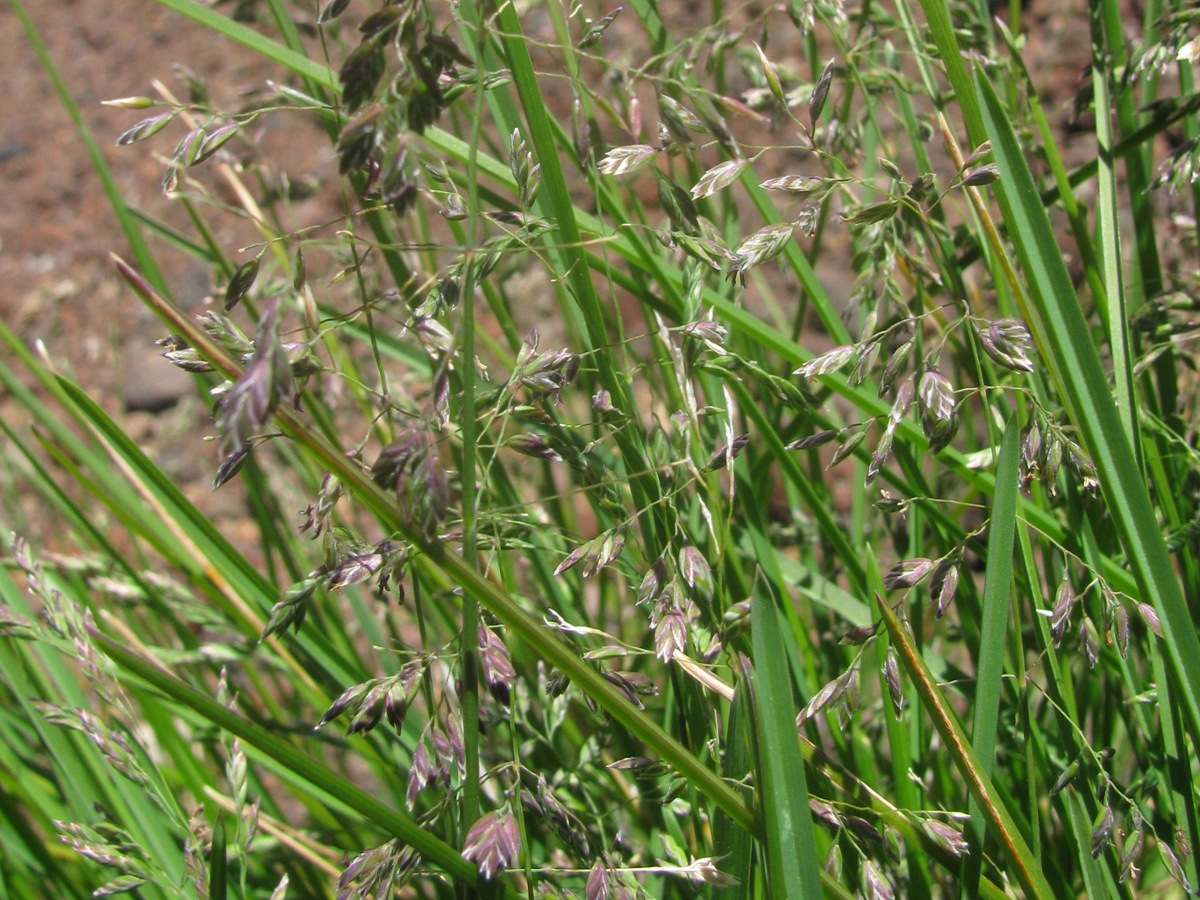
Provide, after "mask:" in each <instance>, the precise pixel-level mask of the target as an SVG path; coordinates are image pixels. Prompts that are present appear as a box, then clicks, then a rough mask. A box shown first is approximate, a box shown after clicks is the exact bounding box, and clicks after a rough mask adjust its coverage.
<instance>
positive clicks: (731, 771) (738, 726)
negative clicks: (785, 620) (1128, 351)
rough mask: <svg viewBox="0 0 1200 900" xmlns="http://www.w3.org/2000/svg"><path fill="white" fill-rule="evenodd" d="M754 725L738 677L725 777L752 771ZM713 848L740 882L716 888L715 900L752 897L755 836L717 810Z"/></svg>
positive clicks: (727, 735) (728, 732)
mask: <svg viewBox="0 0 1200 900" xmlns="http://www.w3.org/2000/svg"><path fill="white" fill-rule="evenodd" d="M751 727H753V723H751V722H749V721H748V720H747V716H746V683H745V682H744V681H739V682H738V686H737V688H736V690H735V692H734V695H733V702H732V703H731V704H730V705H729V718H728V720H727V721H726V725H725V760H724V763H723V765H722V770H721V774H722V775H724V776H725V777H726V778H729V779H732V780H734V781H741V780H742V779H743V778H745V777H746V776H747V775H748V774H749V773H750V742H749V735H748V734H747V729H748V728H751ZM713 850H714V851H715V852H716V853H717V855H719V856H723V857H726V862H725V863H724V864H723V865H722V867H721V868H722V870H723V871H725V872H727V873H729V874H730V875H732V876H733V877H734V878H736V879H737V881H738V883H737V884H736V885H731V886H729V887H718V888H715V889H714V890H713V895H712V900H750V898H751V897H752V896H753V895H752V894H751V884H750V878H751V874H752V872H753V866H754V840H753V839H752V838H751V837H750V835H749V834H748V833H747V832H746V831H745V829H742V828H738V827H737V826H736V825H735V824H734V823H733V821H732V820H731V819H730V818H729V816H727V815H725V813H724V812H721V811H718V812H717V817H716V821H715V822H714V823H713Z"/></svg>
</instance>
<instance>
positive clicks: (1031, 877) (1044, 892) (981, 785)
mask: <svg viewBox="0 0 1200 900" xmlns="http://www.w3.org/2000/svg"><path fill="white" fill-rule="evenodd" d="M879 612H880V615H881V617H882V618H883V624H884V626H885V627H886V628H887V632H888V636H889V637H890V638H891V640H892V646H894V647H895V648H896V652H897V654H898V655H899V658H900V664H901V665H902V666H903V667H904V670H905V672H907V673H908V677H909V678H911V679H912V681H913V685H914V686H915V687H916V690H917V694H918V696H920V698H921V703H922V704H923V705H924V707H925V710H926V712H928V713H929V715H930V716H931V717H932V719H933V724H934V726H935V727H936V728H937V731H938V734H940V735H941V737H942V741H943V742H944V744H945V747H946V751H947V752H948V753H949V754H950V757H951V759H952V760H953V761H954V765H955V766H956V767H957V768H958V770H959V772H960V774H961V775H962V776H963V778H964V779H965V780H966V782H967V788H968V789H969V790H970V792H971V796H972V798H974V799H975V800H976V802H978V803H979V805H980V808H981V809H982V810H983V815H984V817H985V818H986V819H987V822H988V825H989V827H991V828H992V829H993V831H994V834H995V835H996V838H997V839H998V840H999V842H1000V845H1001V846H1002V847H1003V848H1004V851H1005V855H1006V856H1007V857H1008V858H1009V860H1010V862H1012V864H1013V867H1014V868H1015V869H1016V876H1017V880H1018V881H1019V882H1020V883H1021V886H1022V887H1023V888H1024V890H1025V896H1026V897H1027V898H1029V900H1052V898H1054V891H1053V889H1052V888H1051V887H1050V885H1049V883H1047V881H1046V877H1045V876H1044V875H1043V874H1042V870H1041V868H1040V867H1039V866H1038V864H1037V860H1035V859H1034V857H1033V853H1032V851H1030V849H1029V845H1028V844H1027V843H1026V842H1025V839H1024V838H1023V837H1022V836H1021V832H1020V830H1019V829H1018V827H1017V824H1016V821H1015V820H1014V819H1013V817H1012V814H1011V813H1010V812H1009V811H1008V808H1007V807H1006V806H1005V804H1004V801H1003V799H1001V796H1000V794H999V792H998V791H997V790H996V787H995V786H994V785H993V784H992V780H991V779H990V778H988V776H987V775H985V774H984V772H983V767H982V764H981V763H980V761H979V757H978V756H976V755H975V752H974V751H973V750H972V749H971V747H970V744H969V743H968V742H967V737H966V733H965V732H964V731H963V728H962V725H960V724H959V722H958V719H957V717H955V715H954V712H953V711H952V710H951V709H950V707H949V705H948V704H947V703H946V700H945V698H944V697H943V696H942V692H941V691H940V690H939V689H938V686H937V683H936V681H935V680H934V678H933V675H932V674H931V673H930V671H929V668H928V667H927V666H926V665H925V661H924V660H923V659H921V656H920V654H919V653H918V652H917V648H916V647H915V646H913V642H912V638H911V637H910V636H909V633H908V630H907V628H906V626H904V625H902V624H901V622H900V620H899V619H898V618H896V614H895V613H894V612H892V610H891V609H890V608H889V607H888V606H887V604H886V603H884V602H883V601H882V598H880V602H879Z"/></svg>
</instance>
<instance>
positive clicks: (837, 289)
mask: <svg viewBox="0 0 1200 900" xmlns="http://www.w3.org/2000/svg"><path fill="white" fill-rule="evenodd" d="M25 2H26V6H27V9H28V12H29V14H30V16H31V17H32V18H33V20H34V22H35V23H36V25H37V27H38V29H39V30H40V32H41V35H42V38H43V40H44V41H45V42H46V45H47V49H48V51H49V53H50V56H51V58H52V59H53V61H54V63H55V64H56V65H57V66H58V68H59V71H60V74H61V76H62V78H63V79H64V80H65V82H66V84H67V87H68V89H69V90H70V92H71V94H72V95H73V96H74V98H75V100H76V102H77V103H78V104H79V106H80V108H81V110H82V112H83V115H84V117H85V119H86V121H87V124H88V126H89V128H90V129H91V130H92V133H93V134H94V136H95V137H96V140H97V142H98V143H99V145H100V147H101V148H102V150H103V152H104V154H105V156H106V158H107V160H108V162H109V165H110V166H111V167H112V170H113V173H114V176H115V178H116V183H117V187H118V188H119V189H120V191H121V192H122V193H123V194H124V196H125V197H126V199H127V201H128V202H129V203H130V204H131V205H132V206H134V207H137V208H138V209H140V210H143V211H145V212H146V213H148V214H150V215H152V216H155V217H157V218H159V219H161V220H163V221H165V222H167V223H169V224H172V225H174V226H175V227H178V228H180V229H181V230H184V231H189V232H190V231H191V229H190V227H189V225H188V221H187V218H186V216H185V213H184V212H183V210H182V209H181V208H180V206H179V204H174V203H171V202H170V201H168V200H167V199H166V198H165V197H164V196H163V194H162V190H161V182H162V178H163V173H164V165H163V161H162V158H161V157H162V155H164V154H165V155H169V154H170V152H171V148H172V147H173V146H174V143H175V142H176V141H177V140H178V139H179V135H180V133H179V132H178V130H174V131H172V130H171V129H168V133H169V136H167V135H160V136H159V137H158V138H156V139H154V140H152V141H151V142H148V143H144V144H138V145H134V146H132V147H125V148H118V147H116V146H115V145H114V141H115V139H116V137H117V135H119V134H120V133H121V132H122V131H124V130H125V129H126V128H128V127H129V126H130V125H132V124H133V123H134V122H135V121H137V120H138V118H140V117H141V115H143V114H142V113H139V112H137V111H130V110H122V109H114V108H109V107H104V106H101V105H100V103H101V101H102V100H104V99H111V98H116V97H124V96H129V95H147V96H154V95H155V92H154V89H153V88H152V81H153V80H154V79H160V80H161V81H162V82H163V83H164V84H166V85H167V86H168V87H169V88H170V89H171V90H172V91H174V92H176V93H177V94H178V95H180V96H185V95H186V90H185V88H184V86H183V85H182V84H181V81H180V79H179V77H178V75H177V74H176V72H175V69H174V66H175V65H177V64H181V65H184V66H186V67H187V68H188V69H190V70H191V71H192V72H194V73H195V75H196V76H198V78H199V79H201V80H202V81H204V82H205V83H206V84H207V86H208V87H209V89H210V90H211V92H212V99H213V104H214V105H215V106H217V107H220V108H236V107H238V106H239V105H240V102H241V100H242V98H245V97H246V96H248V95H249V94H250V93H252V92H256V91H262V90H264V89H266V82H267V79H269V78H274V79H280V80H282V79H283V78H284V77H285V75H284V73H283V72H281V71H280V69H279V68H278V67H276V66H274V65H272V64H270V63H268V62H265V61H264V60H262V59H261V58H259V57H257V56H256V55H255V54H253V53H251V52H250V51H247V50H244V49H243V48H241V47H239V46H237V45H235V44H233V43H231V42H228V41H225V40H223V39H221V38H218V37H215V36H213V35H212V34H210V33H208V32H206V31H205V30H204V29H203V28H202V27H201V26H199V25H197V24H195V23H193V22H191V21H189V20H187V19H185V18H184V17H182V16H180V15H178V14H176V13H174V12H171V11H169V10H167V9H165V8H164V7H162V6H160V5H159V4H157V3H155V2H153V0H104V2H100V0H25ZM244 5H248V6H249V7H250V8H252V7H253V4H244ZM614 5H616V4H615V3H611V4H607V6H614ZM233 6H234V4H232V3H226V4H222V5H220V6H219V10H220V11H221V12H223V13H225V14H229V13H231V12H232V11H233ZM607 6H606V7H605V9H601V8H600V4H596V9H595V10H592V11H591V12H592V14H593V15H599V14H602V13H603V12H604V11H607ZM1083 6H1084V4H1083V2H1082V0H1036V2H1034V3H1033V4H1032V5H1030V6H1028V7H1027V10H1026V14H1025V19H1024V22H1023V26H1024V27H1025V28H1026V29H1027V30H1028V31H1029V46H1028V48H1027V50H1026V54H1025V58H1026V61H1027V63H1028V64H1029V66H1030V68H1031V70H1033V71H1034V73H1035V75H1034V77H1035V79H1036V80H1037V81H1038V83H1039V84H1041V85H1043V86H1044V97H1043V100H1044V102H1045V104H1046V107H1047V109H1048V111H1050V112H1051V114H1052V115H1054V116H1055V117H1056V120H1057V121H1059V122H1060V123H1063V124H1062V128H1063V135H1064V138H1063V139H1064V145H1065V147H1066V148H1067V154H1068V157H1069V158H1068V163H1072V162H1076V161H1082V160H1083V159H1085V158H1087V157H1088V155H1089V154H1091V153H1092V152H1094V150H1093V148H1094V142H1093V141H1092V139H1091V137H1090V135H1089V134H1088V133H1087V130H1086V126H1088V125H1090V122H1085V123H1081V124H1083V125H1084V126H1085V130H1083V131H1082V133H1081V134H1077V133H1075V132H1074V131H1073V130H1069V129H1068V128H1067V126H1066V124H1065V123H1066V120H1067V113H1068V111H1069V106H1070V100H1071V98H1072V97H1073V95H1074V93H1075V91H1076V90H1077V89H1078V87H1079V86H1080V84H1081V81H1080V79H1081V76H1082V74H1083V72H1084V68H1085V66H1086V64H1087V62H1088V59H1089V56H1090V50H1089V47H1088V44H1087V41H1086V39H1085V36H1086V35H1087V24H1086V20H1085V18H1084V17H1083ZM659 8H660V11H661V12H662V14H663V16H664V18H665V19H667V21H668V24H669V26H670V27H671V28H672V29H673V30H678V31H679V32H683V31H685V30H686V28H687V23H688V22H689V21H694V18H693V17H694V16H695V15H699V7H698V6H696V5H695V4H690V3H689V2H687V0H660V4H659ZM365 9H366V5H363V10H365ZM363 10H358V12H360V13H361V12H362V11H363ZM312 13H313V17H315V6H314V8H313V10H312ZM1130 14H1131V18H1132V19H1133V20H1134V21H1137V20H1138V19H1140V11H1139V10H1133V9H1131V10H1130ZM538 18H539V17H538V16H537V13H536V10H535V11H534V13H532V14H531V16H530V20H529V21H528V22H527V28H528V29H531V30H532V31H533V32H534V33H536V29H537V28H538V27H539V24H538ZM541 18H544V16H543V17H541ZM311 21H312V17H310V18H309V22H311ZM625 24H628V25H631V26H632V25H633V24H634V23H633V22H629V23H622V21H621V19H618V20H617V23H616V25H615V26H614V29H613V31H612V34H611V35H610V36H609V37H608V38H606V40H612V41H614V42H615V43H617V44H620V43H621V42H622V38H621V33H622V28H623V26H624V25H625ZM788 39H789V38H788V36H787V35H785V34H783V33H782V32H779V31H777V32H776V33H775V34H774V35H773V37H772V44H771V49H772V56H773V57H774V58H777V60H778V61H779V62H783V63H789V64H791V65H792V66H793V67H794V68H796V69H797V70H798V71H805V70H806V66H805V65H804V64H803V57H802V54H801V47H800V45H799V41H796V46H795V47H794V48H792V49H791V51H790V52H789V48H788V46H787V45H786V44H785V43H784V41H786V40H788ZM0 84H3V85H4V90H2V91H0V182H2V184H3V197H2V199H0V315H2V316H3V320H4V322H5V323H6V324H7V325H8V327H9V328H10V329H12V330H13V331H14V332H15V333H16V334H17V336H18V337H19V338H20V339H21V340H22V341H23V342H24V343H25V345H26V346H27V347H30V348H37V347H39V342H40V346H43V347H44V348H45V353H46V354H47V356H48V358H49V360H50V361H51V362H52V363H53V365H54V366H55V367H57V368H58V369H60V370H62V371H65V372H69V373H72V374H73V376H74V377H75V378H76V379H77V380H78V381H79V383H81V384H82V385H84V386H85V387H86V388H87V389H88V391H89V392H90V393H91V394H92V396H93V397H95V398H96V399H97V400H98V401H99V402H100V403H101V404H102V405H103V406H104V407H105V409H106V410H108V411H109V412H110V414H113V415H116V416H118V417H119V418H120V419H121V420H122V421H123V422H124V424H125V425H126V427H127V429H128V430H129V432H130V434H131V435H132V436H133V437H134V439H135V440H137V441H138V442H139V443H141V444H142V445H143V446H144V447H145V448H146V449H147V450H148V452H150V454H151V455H152V456H153V457H154V458H155V459H156V461H157V462H158V463H159V465H160V466H161V467H162V468H163V469H164V470H165V471H166V472H167V474H168V475H170V476H171V477H172V478H173V479H174V480H175V481H176V483H177V484H179V485H180V486H181V487H182V488H183V489H184V490H185V492H186V493H187V495H188V496H189V497H190V498H191V499H192V500H193V502H195V503H197V504H198V505H199V506H200V508H201V509H202V510H203V511H204V512H206V513H207V514H209V515H210V516H211V517H213V518H214V519H216V520H218V521H220V522H222V528H223V530H225V532H226V533H227V534H229V535H230V536H231V537H233V538H234V539H235V541H237V537H238V532H239V531H240V530H242V529H246V531H245V536H246V537H247V538H248V539H249V540H248V541H247V542H246V543H247V544H253V528H254V526H253V524H252V522H251V520H250V519H249V518H248V516H247V514H246V510H245V498H244V494H243V493H242V492H241V491H242V488H241V485H240V483H239V482H237V481H235V482H234V483H231V484H229V485H227V486H226V487H224V488H223V489H222V490H220V491H218V492H215V493H214V492H212V491H211V490H210V489H209V484H210V482H211V478H212V473H213V471H214V470H215V467H216V453H215V448H214V447H213V445H212V444H210V443H206V442H205V441H204V440H203V438H204V435H206V434H211V433H212V426H211V423H210V422H209V419H208V415H207V412H206V410H205V408H204V405H203V404H202V403H201V401H200V400H199V399H198V398H197V396H196V387H195V383H194V381H193V380H192V378H191V376H188V375H186V374H185V373H183V372H182V371H180V370H178V369H176V368H174V367H172V366H171V365H169V364H168V363H167V362H166V361H164V360H163V359H161V357H160V356H159V353H160V349H159V348H157V347H155V346H154V341H155V340H156V339H158V338H160V337H162V336H163V335H164V333H165V329H164V328H163V326H162V325H160V324H159V323H158V322H157V320H155V319H154V318H153V317H152V315H151V314H150V313H149V312H147V311H146V310H145V309H144V308H143V307H142V306H141V304H140V303H139V302H138V300H137V299H136V298H135V297H134V296H133V295H132V293H131V292H130V291H129V290H128V289H126V288H125V287H124V285H123V284H122V283H121V282H119V281H118V280H117V278H116V277H115V274H114V271H113V267H112V264H111V262H110V259H109V253H110V252H111V251H116V252H118V253H122V254H127V253H128V249H127V247H126V245H125V241H124V238H123V237H122V235H121V233H120V231H119V228H118V226H117V224H116V221H115V219H114V216H113V213H112V210H111V208H110V206H109V203H108V199H107V197H106V196H105V194H104V192H103V189H102V187H101V184H100V181H99V179H98V178H97V176H96V174H95V172H94V171H93V169H92V166H91V163H90V162H89V160H88V157H87V155H86V153H85V151H84V148H83V146H82V144H81V143H80V141H79V139H78V136H77V134H76V131H75V128H74V126H73V125H72V123H71V121H70V120H69V118H68V116H67V114H66V112H65V111H64V109H63V107H62V105H61V104H60V102H59V100H58V98H57V96H56V95H55V93H54V90H53V87H52V85H51V82H50V79H49V78H48V77H47V75H46V72H45V71H44V69H43V68H42V66H41V65H40V63H39V61H38V59H37V57H36V55H35V54H34V52H33V50H32V48H31V47H30V45H29V43H28V42H27V40H26V37H25V34H24V32H23V30H22V28H21V27H20V23H19V22H18V20H17V18H16V16H15V15H14V13H13V12H12V10H11V9H10V7H9V6H8V4H6V3H4V4H0ZM643 102H646V98H643ZM566 113H567V110H564V114H566ZM261 122H262V125H261V127H259V130H258V132H257V133H256V138H257V140H258V141H259V142H260V143H261V144H262V145H263V148H264V150H266V152H267V156H268V157H269V158H270V159H271V161H272V163H273V164H274V165H275V166H277V167H278V168H280V169H282V170H285V171H286V172H287V173H288V177H289V178H290V180H291V182H292V183H293V184H303V185H307V186H308V187H309V191H308V196H307V197H306V199H303V200H301V201H300V202H299V203H298V204H295V205H294V213H295V215H296V217H297V218H298V219H299V220H301V221H304V222H306V223H311V222H330V221H335V220H336V219H337V218H338V217H339V216H340V215H341V214H342V205H341V204H342V200H341V196H340V192H339V190H338V182H337V177H336V169H337V166H336V161H335V159H334V157H333V153H332V151H331V149H330V146H329V142H328V140H327V138H326V137H325V136H324V134H323V133H322V132H320V131H319V130H318V129H317V128H316V127H315V126H313V127H308V128H307V129H306V128H305V127H303V124H302V123H301V124H300V125H299V126H298V123H299V122H300V120H299V119H298V118H297V117H295V116H288V117H266V118H264V119H263V120H261ZM151 151H155V152H151ZM156 153H157V154H158V156H157V157H156V155H155V154H156ZM1071 157H1074V159H1072V158H1071ZM210 182H212V183H215V179H210ZM227 199H231V198H227ZM213 221H214V222H216V223H217V238H218V240H219V241H220V242H221V244H222V245H223V246H225V247H226V248H228V249H230V250H232V249H233V248H238V247H244V246H246V245H248V244H250V243H251V242H253V241H254V240H255V238H256V235H255V233H254V232H253V231H252V230H250V229H249V228H247V227H245V225H246V223H245V222H241V223H239V222H238V221H237V220H236V219H234V218H232V217H230V216H228V215H225V216H220V217H214V219H213ZM239 228H242V229H243V230H241V231H239V230H238V229H239ZM844 231H845V230H844V229H841V239H843V240H844V239H845V235H844ZM837 239H838V235H836V234H834V235H832V236H831V240H837ZM150 242H151V249H152V250H153V251H154V252H155V254H156V256H157V257H158V259H159V261H160V265H161V266H162V268H163V270H164V274H165V276H166V278H167V280H168V282H169V284H170V285H171V288H172V291H173V292H174V294H175V297H176V299H177V300H178V302H180V303H181V304H182V305H183V306H184V307H185V308H192V309H196V310H197V311H199V310H200V309H202V308H203V307H202V304H203V303H204V302H205V299H206V297H207V296H208V295H209V293H210V291H211V289H212V285H211V283H210V281H209V278H210V274H209V272H208V271H207V270H206V269H205V267H204V266H202V265H200V264H198V263H196V262H195V261H193V260H190V259H189V258H187V257H186V256H184V255H183V254H181V253H179V252H176V251H173V250H171V249H169V248H166V247H164V245H163V244H162V243H161V242H156V241H155V239H154V238H150ZM244 258H247V257H245V256H241V257H238V258H236V259H235V261H236V262H240V261H242V260H243V259H244ZM822 258H823V262H822V265H821V267H820V268H819V274H820V275H821V277H822V279H823V280H825V281H826V282H827V285H828V287H829V291H830V294H831V295H832V296H833V297H834V299H835V302H836V301H837V300H838V299H839V298H841V299H842V300H844V299H845V298H846V297H847V296H848V294H849V291H850V288H851V285H852V276H851V274H850V273H849V271H848V260H847V259H846V257H845V255H844V254H843V255H842V256H841V257H839V256H837V255H833V256H830V255H827V254H823V257H822ZM0 415H3V416H5V417H7V419H8V421H10V422H13V421H15V420H18V419H19V418H20V412H19V408H18V405H17V404H15V403H13V402H12V401H11V400H10V399H8V398H7V397H6V396H5V395H3V394H2V393H0ZM3 487H4V486H2V485H0V488H3ZM7 500H8V501H9V502H7V503H5V506H6V507H7V508H8V509H10V510H19V512H20V516H19V517H18V518H19V519H23V520H24V521H13V522H9V523H8V526H9V527H13V528H16V529H18V530H25V531H27V532H30V533H31V536H33V535H34V534H36V533H37V532H38V531H39V527H38V525H39V519H41V518H42V517H40V516H39V515H38V510H37V509H36V508H35V507H34V506H33V504H34V500H33V498H21V497H12V496H10V497H8V498H7ZM42 537H43V539H45V538H46V537H49V536H45V535H43V536H42ZM237 542H238V543H242V542H241V541H237ZM51 543H53V541H51Z"/></svg>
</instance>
